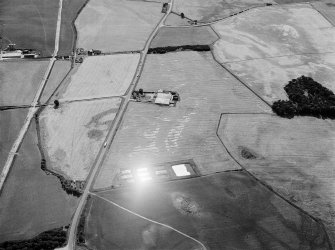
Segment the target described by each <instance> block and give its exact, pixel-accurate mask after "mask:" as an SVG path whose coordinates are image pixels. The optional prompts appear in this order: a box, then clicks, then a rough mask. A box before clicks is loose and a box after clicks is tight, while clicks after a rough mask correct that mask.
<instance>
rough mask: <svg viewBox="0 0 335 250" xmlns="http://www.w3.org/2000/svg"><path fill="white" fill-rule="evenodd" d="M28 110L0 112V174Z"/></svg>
mask: <svg viewBox="0 0 335 250" xmlns="http://www.w3.org/2000/svg"><path fill="white" fill-rule="evenodd" d="M27 112H28V109H12V110H6V111H0V128H1V129H0V172H1V171H2V168H3V167H4V165H5V163H6V160H7V157H8V153H9V151H10V149H11V148H12V146H13V143H14V141H15V140H16V138H17V136H18V134H19V131H20V129H21V127H22V126H23V122H24V119H25V118H26V116H27Z"/></svg>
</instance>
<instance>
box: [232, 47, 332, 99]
mask: <svg viewBox="0 0 335 250" xmlns="http://www.w3.org/2000/svg"><path fill="white" fill-rule="evenodd" d="M226 66H227V67H228V68H229V69H230V70H231V71H232V72H234V73H235V74H236V75H238V76H239V77H240V78H241V79H242V80H243V81H244V82H246V83H247V84H248V85H249V86H250V87H251V88H252V89H253V90H255V91H257V92H258V93H259V94H260V95H261V96H262V97H263V98H264V99H265V100H267V101H268V102H270V103H272V102H274V101H276V100H278V99H287V95H286V92H285V90H284V88H283V87H284V86H285V85H286V84H287V83H288V81H290V80H291V79H294V78H297V77H299V76H301V75H305V76H310V77H312V78H313V79H314V80H316V81H317V82H319V83H321V84H322V85H323V86H325V87H327V88H328V89H331V90H332V91H333V92H335V84H334V83H335V53H328V54H314V55H295V56H284V57H277V58H269V59H257V60H249V61H243V62H235V63H227V64H226Z"/></svg>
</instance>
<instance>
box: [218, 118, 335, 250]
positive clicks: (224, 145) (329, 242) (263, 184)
mask: <svg viewBox="0 0 335 250" xmlns="http://www.w3.org/2000/svg"><path fill="white" fill-rule="evenodd" d="M226 114H231V113H222V114H221V116H220V119H219V123H218V125H217V129H216V131H215V133H216V136H217V137H218V139H219V141H220V142H221V144H222V146H223V147H224V149H225V150H226V151H227V153H228V154H229V156H230V157H231V158H232V159H233V160H234V161H235V162H236V163H237V164H238V165H239V166H240V167H241V169H242V170H244V171H245V172H246V173H247V174H248V175H249V176H250V177H251V178H253V179H254V180H255V181H257V182H258V183H260V184H261V185H262V186H264V187H265V188H267V189H268V190H270V191H271V192H273V193H274V194H275V195H276V196H278V197H280V198H281V199H282V200H284V201H286V202H287V203H288V204H290V205H291V206H293V207H295V208H296V209H298V210H299V211H301V212H302V213H304V214H306V215H307V216H309V217H310V218H312V219H313V220H314V221H316V222H318V223H319V224H320V225H321V226H322V229H323V230H324V232H325V235H326V237H327V242H328V245H329V249H330V250H332V249H333V247H332V244H331V241H330V239H329V236H328V233H327V230H326V228H325V226H324V224H323V222H322V221H321V220H320V219H318V218H316V217H314V216H313V215H311V214H309V213H308V212H306V211H305V210H303V209H302V208H300V207H299V206H297V205H295V204H294V203H292V202H291V201H290V200H288V199H286V198H285V197H284V196H283V195H281V194H280V193H278V192H277V191H276V190H274V189H273V188H272V187H271V186H270V185H268V184H267V183H265V182H263V181H262V180H260V179H259V178H257V177H256V176H255V175H253V174H252V173H250V172H249V171H248V170H247V169H246V168H245V167H244V166H243V164H242V163H240V162H239V161H238V160H237V159H236V157H235V156H234V155H233V154H232V153H231V151H230V150H229V148H228V147H227V146H226V144H225V143H224V141H223V140H222V139H221V137H220V136H219V127H220V124H221V120H222V117H223V116H224V115H226ZM267 115H269V114H267Z"/></svg>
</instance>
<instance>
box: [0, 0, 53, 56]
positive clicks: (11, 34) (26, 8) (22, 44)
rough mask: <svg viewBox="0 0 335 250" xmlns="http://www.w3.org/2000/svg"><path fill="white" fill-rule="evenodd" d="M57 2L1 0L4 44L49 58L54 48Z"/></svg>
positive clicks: (45, 0)
mask: <svg viewBox="0 0 335 250" xmlns="http://www.w3.org/2000/svg"><path fill="white" fill-rule="evenodd" d="M58 7H59V1H58V0H2V1H0V24H4V27H3V28H4V35H3V36H4V44H8V43H15V44H16V47H18V48H32V49H37V50H39V51H40V52H41V56H50V55H51V54H52V53H53V51H54V47H55V34H56V22H57V14H58Z"/></svg>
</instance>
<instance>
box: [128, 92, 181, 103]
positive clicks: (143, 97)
mask: <svg viewBox="0 0 335 250" xmlns="http://www.w3.org/2000/svg"><path fill="white" fill-rule="evenodd" d="M132 99H133V100H135V101H137V102H149V103H154V104H158V105H164V106H176V103H177V101H179V100H180V98H179V94H178V93H177V92H175V91H168V90H161V89H160V90H158V91H156V92H144V91H143V89H139V91H133V93H132Z"/></svg>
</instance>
